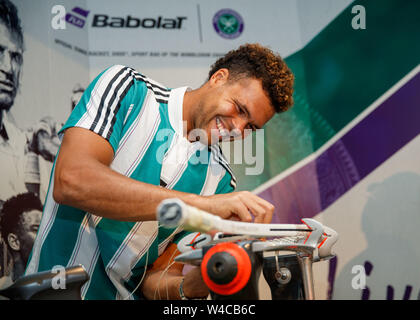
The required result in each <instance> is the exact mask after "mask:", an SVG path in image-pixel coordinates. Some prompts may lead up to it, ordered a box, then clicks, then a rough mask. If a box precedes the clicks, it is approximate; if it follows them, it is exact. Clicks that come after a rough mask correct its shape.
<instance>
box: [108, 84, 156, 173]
mask: <svg viewBox="0 0 420 320" xmlns="http://www.w3.org/2000/svg"><path fill="white" fill-rule="evenodd" d="M152 95H153V93H151V92H150V91H148V92H147V95H146V98H145V100H144V103H143V107H142V110H141V112H140V113H139V115H138V117H137V119H136V120H135V121H134V122H133V126H132V128H130V130H128V131H127V133H126V134H125V135H124V137H123V139H121V142H120V146H119V147H118V150H117V151H116V155H118V154H123V155H124V157H116V158H115V159H114V160H113V162H112V163H111V168H112V169H113V170H115V171H117V172H119V173H122V174H124V175H126V176H129V175H130V174H131V172H133V171H134V169H135V168H136V167H137V165H138V163H139V162H140V160H141V159H142V158H143V156H144V153H145V152H146V150H147V148H148V147H149V146H150V143H151V139H150V136H152V137H153V136H154V134H155V131H156V130H157V126H156V122H157V121H160V115H159V106H158V103H157V102H156V100H154V99H153V97H152ZM143 109H144V110H143Z"/></svg>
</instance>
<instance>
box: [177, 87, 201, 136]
mask: <svg viewBox="0 0 420 320" xmlns="http://www.w3.org/2000/svg"><path fill="white" fill-rule="evenodd" d="M201 92H202V87H200V88H198V89H195V90H191V91H186V92H185V95H184V102H183V104H182V121H184V122H186V123H187V130H186V132H184V134H187V135H188V134H189V133H190V131H191V130H192V129H194V121H193V118H194V116H193V115H194V113H195V109H196V108H197V107H199V105H200V103H199V101H200V97H201Z"/></svg>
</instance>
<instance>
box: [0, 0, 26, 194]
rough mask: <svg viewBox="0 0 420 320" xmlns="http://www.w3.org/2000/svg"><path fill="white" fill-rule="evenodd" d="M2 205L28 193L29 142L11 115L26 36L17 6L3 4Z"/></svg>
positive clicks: (0, 19)
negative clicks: (17, 195)
mask: <svg viewBox="0 0 420 320" xmlns="http://www.w3.org/2000/svg"><path fill="white" fill-rule="evenodd" d="M0 39H1V40H0V176H1V177H2V179H1V183H0V201H1V202H4V201H5V200H6V199H8V198H10V197H12V196H14V195H16V194H18V193H21V192H26V190H27V189H26V186H25V177H24V172H25V169H24V168H25V162H26V158H25V148H26V144H27V138H26V135H25V133H24V132H22V131H21V130H20V129H19V128H17V126H16V124H15V121H14V119H13V117H12V115H11V114H10V112H9V111H10V109H11V107H12V106H13V102H14V99H15V97H16V93H17V91H18V88H19V79H20V73H21V67H22V62H23V35H22V28H21V26H20V21H19V18H18V15H17V10H16V8H15V6H14V5H13V4H12V3H10V2H9V1H4V0H2V1H0Z"/></svg>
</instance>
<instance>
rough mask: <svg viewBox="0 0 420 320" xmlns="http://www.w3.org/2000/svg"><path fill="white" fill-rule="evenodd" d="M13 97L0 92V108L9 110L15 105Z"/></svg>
mask: <svg viewBox="0 0 420 320" xmlns="http://www.w3.org/2000/svg"><path fill="white" fill-rule="evenodd" d="M13 100H14V99H13V98H12V97H11V96H10V95H7V94H5V93H3V92H0V110H6V111H9V110H10V108H11V107H12V105H13Z"/></svg>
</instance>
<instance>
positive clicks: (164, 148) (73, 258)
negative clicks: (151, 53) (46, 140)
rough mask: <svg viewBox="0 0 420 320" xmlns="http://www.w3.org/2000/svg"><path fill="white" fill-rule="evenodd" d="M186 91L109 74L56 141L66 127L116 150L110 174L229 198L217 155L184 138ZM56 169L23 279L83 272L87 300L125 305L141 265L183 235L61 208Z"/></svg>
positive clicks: (122, 70) (231, 181) (114, 71)
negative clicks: (55, 193)
mask: <svg viewBox="0 0 420 320" xmlns="http://www.w3.org/2000/svg"><path fill="white" fill-rule="evenodd" d="M186 89H187V87H183V88H178V89H168V88H166V87H164V86H162V85H161V84H159V83H157V82H155V81H153V80H151V79H149V78H147V77H145V76H144V75H142V74H140V73H138V72H136V71H135V70H133V69H132V68H128V67H125V66H120V65H116V66H112V67H110V68H108V69H107V70H105V71H103V72H102V73H101V74H100V75H99V76H98V77H97V78H96V79H95V80H94V81H93V82H92V83H91V84H90V85H89V87H88V88H87V89H86V91H85V92H84V94H83V96H82V98H81V100H80V102H79V103H78V105H77V106H76V108H75V109H74V110H73V112H72V114H71V115H70V117H69V119H68V120H67V122H66V123H65V125H64V127H63V128H62V129H61V131H60V135H62V133H63V132H64V130H66V129H67V128H70V127H81V128H86V129H89V130H91V131H93V132H95V133H97V134H98V135H100V136H102V137H103V138H104V139H106V140H107V141H108V142H109V143H110V144H111V146H112V148H113V150H114V159H113V161H112V164H111V168H112V169H113V170H115V171H117V172H119V173H121V174H123V175H125V176H128V177H130V178H132V179H135V180H139V181H143V182H146V183H150V184H153V185H161V186H163V187H165V188H168V189H174V190H179V191H184V192H190V193H196V194H201V195H211V194H215V193H217V194H218V193H228V192H232V191H233V190H234V188H235V183H236V182H235V178H234V176H233V174H232V171H231V170H230V168H229V166H228V164H227V162H226V159H224V158H223V155H222V154H221V150H220V147H219V146H212V147H211V148H209V147H208V146H204V145H203V144H201V143H199V142H194V143H191V142H189V141H188V140H187V139H186V138H185V137H184V136H183V125H182V103H183V97H184V93H185V91H186ZM75 161H77V159H75ZM54 167H55V166H54ZM54 167H53V170H52V175H51V178H50V185H49V190H48V194H47V198H46V201H45V205H44V212H43V216H42V221H41V225H40V228H39V230H38V235H37V238H36V240H35V243H34V247H33V250H32V254H31V257H30V260H29V263H28V266H27V269H26V274H32V273H35V272H41V271H45V270H50V269H52V268H53V267H54V266H72V265H78V264H81V265H83V266H84V267H85V269H86V270H87V272H88V273H89V275H90V280H89V282H88V283H87V284H86V285H84V286H83V288H82V297H83V298H84V299H124V298H127V297H129V296H130V295H129V294H130V292H131V291H132V290H133V289H134V288H135V287H136V285H137V283H138V281H139V280H140V278H141V276H142V275H143V271H144V266H145V264H146V260H147V264H151V263H153V262H154V261H155V260H156V259H157V257H158V256H159V255H160V254H161V253H162V252H163V251H164V250H165V248H166V246H167V245H168V244H169V243H170V242H171V241H175V242H177V241H179V239H180V238H181V237H183V236H185V233H184V232H182V230H179V229H172V230H170V229H165V228H159V226H158V222H156V221H149V222H122V221H115V220H111V219H106V218H102V217H99V216H95V215H94V214H91V213H88V212H85V211H83V210H79V209H76V208H73V207H69V206H65V205H59V204H58V203H56V202H55V201H54V199H53V197H52V190H53V187H54V179H53V178H52V177H53V175H54ZM133 297H134V298H136V297H138V296H137V295H136V294H135V295H133V296H130V298H133Z"/></svg>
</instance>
